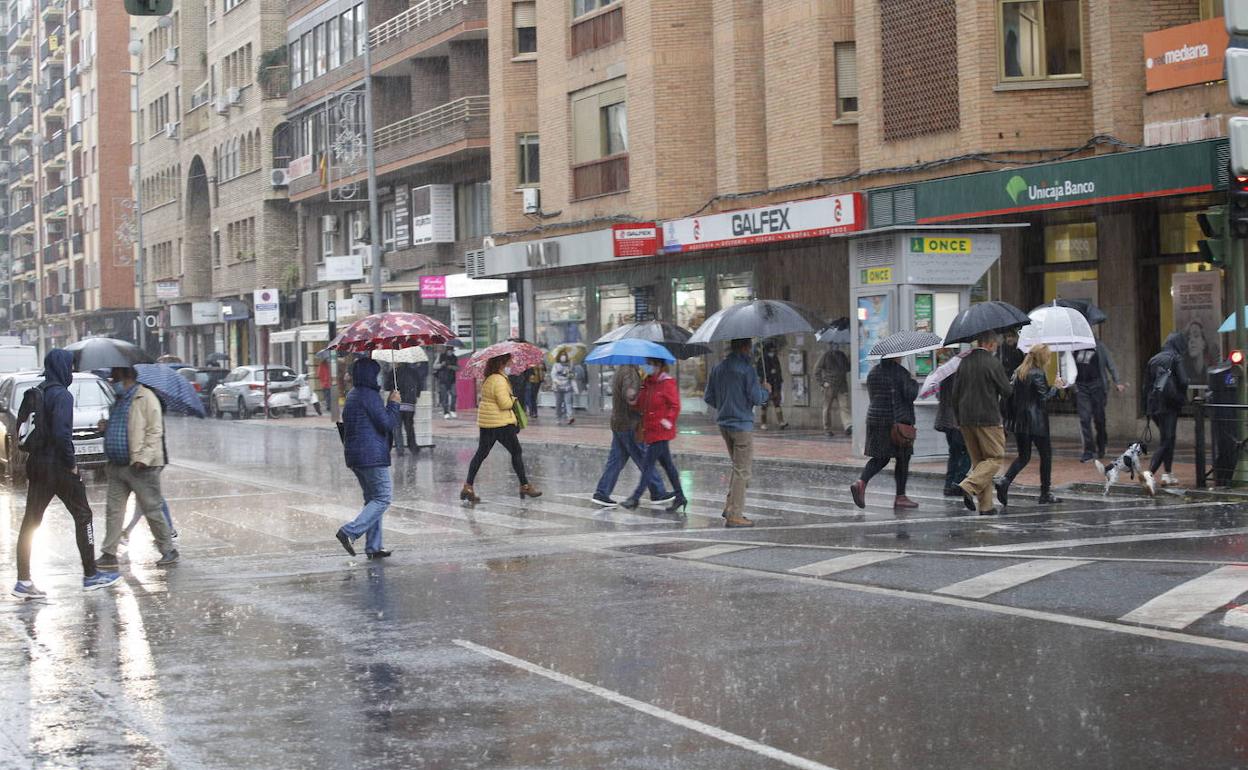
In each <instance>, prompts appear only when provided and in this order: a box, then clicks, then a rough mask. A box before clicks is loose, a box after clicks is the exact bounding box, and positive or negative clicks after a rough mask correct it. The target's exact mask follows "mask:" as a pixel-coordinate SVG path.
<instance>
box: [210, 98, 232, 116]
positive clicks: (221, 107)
mask: <svg viewBox="0 0 1248 770" xmlns="http://www.w3.org/2000/svg"><path fill="white" fill-rule="evenodd" d="M214 108H215V109H216V111H217V114H218V115H224V114H225V113H227V112H229V111H230V103H229V102H227V101H226V100H224V99H217V103H216V104H215V105H214Z"/></svg>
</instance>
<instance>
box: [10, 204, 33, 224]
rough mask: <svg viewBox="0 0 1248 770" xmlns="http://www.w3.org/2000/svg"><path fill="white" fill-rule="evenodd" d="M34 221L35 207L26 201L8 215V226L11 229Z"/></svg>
mask: <svg viewBox="0 0 1248 770" xmlns="http://www.w3.org/2000/svg"><path fill="white" fill-rule="evenodd" d="M34 221H35V207H34V206H32V205H31V204H29V203H27V204H26V205H25V206H22V207H21V208H19V209H18V210H17V211H14V212H13V213H12V214H10V215H9V227H10V228H12V229H13V230H17V229H20V228H22V227H25V226H26V225H29V224H33V223H34Z"/></svg>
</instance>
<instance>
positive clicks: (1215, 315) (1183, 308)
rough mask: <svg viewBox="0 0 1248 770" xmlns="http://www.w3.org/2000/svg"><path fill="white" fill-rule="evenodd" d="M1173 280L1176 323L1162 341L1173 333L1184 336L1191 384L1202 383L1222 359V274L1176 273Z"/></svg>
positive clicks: (1171, 296)
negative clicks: (1180, 333)
mask: <svg viewBox="0 0 1248 770" xmlns="http://www.w3.org/2000/svg"><path fill="white" fill-rule="evenodd" d="M1182 267H1193V268H1194V267H1196V266H1195V265H1183V266H1182ZM1170 280H1171V283H1170V286H1171V288H1170V298H1171V304H1172V306H1173V318H1172V321H1173V323H1172V324H1171V325H1170V328H1169V329H1168V330H1166V329H1163V331H1164V334H1163V337H1164V336H1168V335H1169V334H1170V332H1171V331H1177V332H1182V333H1183V334H1184V335H1185V336H1186V337H1187V361H1186V362H1185V363H1186V364H1187V371H1188V373H1189V374H1190V375H1191V376H1192V381H1193V382H1195V383H1199V382H1201V381H1202V379H1203V377H1202V374H1203V372H1205V371H1206V370H1207V369H1208V367H1210V366H1213V365H1214V364H1215V363H1217V362H1218V361H1220V360H1221V359H1222V347H1221V337H1220V336H1219V335H1218V332H1217V330H1218V326H1219V325H1220V324H1221V323H1222V319H1223V317H1224V316H1223V312H1222V274H1221V273H1220V272H1219V271H1217V270H1202V271H1195V270H1193V271H1192V272H1178V273H1175V274H1174V275H1173V277H1172V278H1171V279H1170Z"/></svg>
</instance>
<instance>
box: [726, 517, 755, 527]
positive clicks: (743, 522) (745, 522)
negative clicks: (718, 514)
mask: <svg viewBox="0 0 1248 770" xmlns="http://www.w3.org/2000/svg"><path fill="white" fill-rule="evenodd" d="M724 526H725V527H727V528H728V529H736V528H744V527H752V526H754V522H752V521H750V520H749V519H747V518H745V517H744V516H742V515H740V514H737V515H735V516H731V515H730V516H727V517H725V521H724Z"/></svg>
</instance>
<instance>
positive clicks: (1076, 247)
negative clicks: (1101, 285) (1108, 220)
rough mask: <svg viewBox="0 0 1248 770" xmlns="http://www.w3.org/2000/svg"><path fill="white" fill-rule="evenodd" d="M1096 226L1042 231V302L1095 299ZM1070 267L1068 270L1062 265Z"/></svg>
mask: <svg viewBox="0 0 1248 770" xmlns="http://www.w3.org/2000/svg"><path fill="white" fill-rule="evenodd" d="M1096 258H1097V256H1096V223H1095V222H1076V223H1072V224H1058V225H1049V226H1047V227H1045V228H1044V262H1045V268H1044V270H1045V272H1044V301H1045V302H1050V301H1052V300H1054V299H1056V298H1058V297H1066V298H1076V297H1082V298H1085V299H1091V300H1095V299H1096V277H1097V267H1096V264H1095V263H1096ZM1065 264H1070V268H1069V269H1062V267H1061V266H1062V265H1065Z"/></svg>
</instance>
